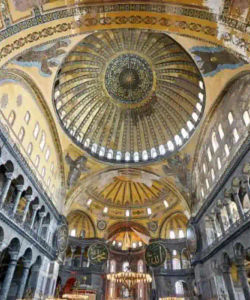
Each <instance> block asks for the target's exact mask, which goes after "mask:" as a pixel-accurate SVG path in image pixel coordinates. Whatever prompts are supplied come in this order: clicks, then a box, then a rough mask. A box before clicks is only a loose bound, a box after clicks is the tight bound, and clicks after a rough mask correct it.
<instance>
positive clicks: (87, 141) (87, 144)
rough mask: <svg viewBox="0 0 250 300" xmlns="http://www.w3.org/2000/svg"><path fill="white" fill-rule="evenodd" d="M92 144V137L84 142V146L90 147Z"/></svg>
mask: <svg viewBox="0 0 250 300" xmlns="http://www.w3.org/2000/svg"><path fill="white" fill-rule="evenodd" d="M89 145H90V139H86V140H85V142H84V147H86V148H88V147H89Z"/></svg>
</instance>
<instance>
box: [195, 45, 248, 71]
mask: <svg viewBox="0 0 250 300" xmlns="http://www.w3.org/2000/svg"><path fill="white" fill-rule="evenodd" d="M190 51H191V53H192V54H194V57H195V60H196V62H197V64H198V66H199V68H200V70H201V72H202V73H203V75H204V76H205V77H208V76H214V75H215V74H217V73H218V72H220V71H221V70H224V69H236V68H238V67H240V66H242V65H244V64H245V61H244V60H242V59H240V58H238V57H236V56H235V55H233V54H231V53H229V52H228V51H226V50H225V49H224V48H222V47H193V48H191V49H190Z"/></svg>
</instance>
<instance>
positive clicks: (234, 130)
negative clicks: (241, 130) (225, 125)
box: [233, 128, 240, 143]
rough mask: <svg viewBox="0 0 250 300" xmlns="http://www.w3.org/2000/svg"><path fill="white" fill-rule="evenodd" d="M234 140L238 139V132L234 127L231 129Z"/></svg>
mask: <svg viewBox="0 0 250 300" xmlns="http://www.w3.org/2000/svg"><path fill="white" fill-rule="evenodd" d="M233 136H234V142H235V143H237V142H238V140H239V138H240V137H239V134H238V131H237V129H236V128H234V129H233Z"/></svg>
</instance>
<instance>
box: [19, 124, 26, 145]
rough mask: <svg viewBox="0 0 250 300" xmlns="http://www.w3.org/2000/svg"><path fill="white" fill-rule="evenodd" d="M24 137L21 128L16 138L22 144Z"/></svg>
mask: <svg viewBox="0 0 250 300" xmlns="http://www.w3.org/2000/svg"><path fill="white" fill-rule="evenodd" d="M24 135H25V130H24V128H23V127H21V128H20V130H19V133H18V138H19V140H20V141H21V142H22V141H23V139H24Z"/></svg>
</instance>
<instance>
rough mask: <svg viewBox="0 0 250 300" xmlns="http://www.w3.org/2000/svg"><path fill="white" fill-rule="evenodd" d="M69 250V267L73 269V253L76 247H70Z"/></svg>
mask: <svg viewBox="0 0 250 300" xmlns="http://www.w3.org/2000/svg"><path fill="white" fill-rule="evenodd" d="M70 250H71V258H70V266H72V267H73V259H74V255H75V252H76V247H75V246H71V247H70Z"/></svg>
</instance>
